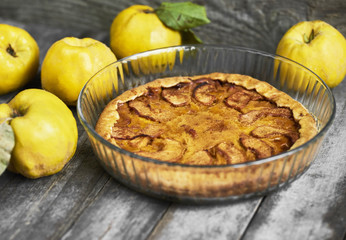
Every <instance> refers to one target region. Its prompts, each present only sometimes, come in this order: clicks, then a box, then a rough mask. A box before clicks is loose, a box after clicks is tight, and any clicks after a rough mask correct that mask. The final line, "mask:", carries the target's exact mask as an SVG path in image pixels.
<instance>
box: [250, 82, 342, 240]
mask: <svg viewBox="0 0 346 240" xmlns="http://www.w3.org/2000/svg"><path fill="white" fill-rule="evenodd" d="M333 92H334V94H335V99H336V105H337V114H336V118H335V121H334V124H333V125H332V127H331V129H330V131H329V134H328V135H327V136H326V139H325V142H324V143H323V144H322V146H321V152H320V154H319V155H318V157H317V158H316V161H315V162H314V163H313V164H312V165H311V167H310V168H309V170H308V171H307V172H306V173H305V174H304V175H303V176H301V178H299V179H298V180H297V181H295V182H293V183H292V184H291V186H290V187H288V188H286V189H284V190H282V191H279V192H277V193H274V194H272V195H270V196H268V197H267V198H266V199H265V201H264V203H263V204H262V206H261V208H260V209H259V212H258V213H257V214H256V216H255V218H254V220H253V222H252V224H251V226H250V227H249V229H248V231H247V232H246V235H245V238H244V239H343V237H344V236H345V233H346V188H345V185H346V161H345V158H346V145H345V140H346V119H345V116H346V101H345V92H346V81H345V82H343V83H342V84H341V85H339V86H338V87H337V88H335V89H334V91H333Z"/></svg>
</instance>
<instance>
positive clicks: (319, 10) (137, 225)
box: [0, 0, 346, 240]
mask: <svg viewBox="0 0 346 240" xmlns="http://www.w3.org/2000/svg"><path fill="white" fill-rule="evenodd" d="M159 2H160V1H145V0H142V1H140V0H137V1H131V2H129V1H126V0H113V1H110V0H109V1H107V0H103V1H101V0H85V1H79V0H73V1H68V0H60V1H48V0H46V1H42V0H41V1H39V0H32V1H24V0H22V1H19V0H0V22H2V23H9V24H13V25H16V26H20V27H23V28H25V29H26V30H28V31H29V32H30V33H31V34H32V35H33V36H34V37H35V39H36V40H37V42H38V45H39V47H40V50H41V53H40V56H41V62H42V60H43V58H44V56H45V53H46V51H47V49H48V48H49V46H50V45H51V44H52V43H53V42H55V41H57V40H59V39H61V38H63V37H65V36H75V37H92V38H95V39H98V40H100V41H103V42H104V43H106V44H108V42H109V33H108V30H109V26H110V23H111V21H112V19H113V18H114V16H115V15H116V14H117V13H118V12H119V11H120V10H122V9H124V8H125V7H128V6H130V5H132V4H135V3H138V4H150V5H151V6H154V7H155V6H157V5H158V4H159ZM195 2H197V3H200V4H204V5H206V7H207V13H208V16H209V18H210V19H211V21H212V23H211V24H209V25H207V26H203V27H200V28H198V29H196V32H197V34H198V35H199V36H200V37H201V38H202V39H203V40H204V42H205V43H211V44H223V45H238V46H246V47H251V48H256V49H260V50H265V51H268V52H272V53H273V52H275V48H276V44H277V43H278V41H279V40H280V38H281V36H282V34H283V33H284V32H285V31H286V30H287V29H288V28H289V27H290V26H291V25H293V24H294V23H296V22H298V21H302V20H313V19H321V20H325V21H327V22H329V23H330V24H332V25H334V26H335V27H336V28H337V29H339V30H340V32H342V33H343V34H344V36H346V15H345V13H346V2H345V1H344V0H332V1H324V0H316V1H313V0H311V1H310V0H305V1H298V0H293V1H286V0H285V1H283V0H279V1H274V0H253V1H236V0H222V1H195ZM0 84H1V80H0ZM26 87H38V88H39V87H40V78H39V73H38V75H37V77H36V79H34V80H33V81H32V82H31V83H30V84H28V86H26ZM345 92H346V80H345V81H344V82H343V83H342V84H340V85H339V86H338V87H336V88H335V89H333V93H334V95H335V99H336V105H337V113H336V118H335V121H334V124H333V125H332V127H331V128H330V130H329V132H328V134H327V136H326V138H325V141H324V143H323V144H322V148H321V151H320V154H319V155H318V157H317V158H316V160H315V162H314V163H313V164H312V166H311V167H310V168H309V170H308V171H307V172H306V173H305V174H304V175H303V176H301V177H300V178H299V179H297V180H296V181H295V182H293V183H292V184H290V185H289V186H287V187H285V188H282V189H280V190H278V191H276V192H273V193H271V194H269V195H267V196H263V197H258V198H253V199H249V200H246V201H239V202H230V203H225V204H211V205H191V204H190V205H187V204H182V203H174V202H167V201H163V200H160V199H154V198H151V197H147V196H145V195H143V194H140V193H137V192H134V191H132V190H130V189H128V188H127V187H126V186H124V185H122V184H120V183H118V182H117V181H116V180H114V179H113V178H111V177H110V176H109V175H108V174H107V173H106V172H105V171H104V170H103V169H102V168H101V166H100V165H99V164H98V162H97V160H96V159H95V156H94V154H93V152H92V150H91V146H90V143H89V141H88V139H87V136H86V133H85V132H84V130H83V129H82V127H81V125H80V124H79V141H78V148H77V151H76V154H75V156H74V157H73V159H72V160H71V161H70V162H69V163H68V164H67V166H66V167H65V168H64V169H63V170H62V171H61V172H60V173H58V174H55V175H53V176H50V177H45V178H41V179H37V180H30V179H26V178H24V177H21V176H20V175H16V174H13V173H11V172H5V173H4V174H3V175H2V176H0V239H165V240H166V239H345V234H346V187H345V186H346V144H345V141H346V122H345V121H346V118H345V116H346V94H345ZM14 95H15V93H11V94H8V95H5V96H1V97H0V102H1V103H2V102H7V101H9V100H10V99H11V98H12V97H13V96H14ZM71 110H72V111H73V112H74V114H75V116H76V110H75V108H73V107H71ZM76 118H77V116H76Z"/></svg>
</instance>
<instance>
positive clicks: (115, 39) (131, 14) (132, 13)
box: [110, 5, 182, 58]
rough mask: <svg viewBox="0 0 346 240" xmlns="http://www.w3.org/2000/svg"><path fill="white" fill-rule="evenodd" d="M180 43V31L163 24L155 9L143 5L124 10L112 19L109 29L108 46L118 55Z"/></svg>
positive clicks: (127, 54)
mask: <svg viewBox="0 0 346 240" xmlns="http://www.w3.org/2000/svg"><path fill="white" fill-rule="evenodd" d="M181 42H182V36H181V33H180V32H179V31H177V30H173V29H171V28H169V27H167V26H165V25H164V24H163V23H162V21H161V20H160V19H159V17H158V16H157V14H156V13H155V11H154V9H153V8H152V7H150V6H146V5H133V6H130V7H128V8H126V9H124V10H123V11H121V12H120V13H119V14H118V15H117V16H116V17H115V18H114V20H113V22H112V25H111V29H110V47H111V49H112V51H113V52H114V53H115V55H116V56H117V58H124V57H127V56H130V55H133V54H135V53H139V52H144V51H148V50H153V49H157V48H163V47H169V46H174V45H181Z"/></svg>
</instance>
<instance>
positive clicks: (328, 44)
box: [276, 20, 346, 88]
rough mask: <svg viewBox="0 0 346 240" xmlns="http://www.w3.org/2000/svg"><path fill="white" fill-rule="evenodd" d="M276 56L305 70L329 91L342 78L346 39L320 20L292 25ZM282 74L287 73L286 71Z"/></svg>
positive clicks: (344, 66) (281, 41) (345, 73)
mask: <svg viewBox="0 0 346 240" xmlns="http://www.w3.org/2000/svg"><path fill="white" fill-rule="evenodd" d="M276 54H278V55H281V56H284V57H287V58H289V59H291V60H294V61H296V62H298V63H300V64H302V65H304V66H305V67H307V68H309V69H310V70H311V71H313V72H314V73H316V74H317V75H318V76H319V77H320V78H321V79H322V80H323V81H324V82H325V83H326V84H327V85H328V86H329V87H331V88H333V87H336V86H337V85H338V84H340V82H341V81H342V80H343V79H344V77H345V75H346V39H345V37H344V36H343V35H342V34H341V33H340V32H339V31H338V30H337V29H335V28H334V27H333V26H331V25H330V24H328V23H326V22H323V21H320V20H316V21H304V22H299V23H297V24H296V25H294V26H292V27H291V28H290V29H289V30H288V31H287V32H286V33H285V34H284V36H283V37H282V39H281V40H280V42H279V44H278V46H277V49H276ZM283 67H285V66H283ZM286 73H287V74H289V70H287V71H286ZM291 75H294V73H292V74H291Z"/></svg>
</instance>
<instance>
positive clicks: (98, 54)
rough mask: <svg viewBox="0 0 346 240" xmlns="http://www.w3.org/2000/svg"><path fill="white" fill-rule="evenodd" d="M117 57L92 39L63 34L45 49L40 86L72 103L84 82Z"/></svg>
mask: <svg viewBox="0 0 346 240" xmlns="http://www.w3.org/2000/svg"><path fill="white" fill-rule="evenodd" d="M116 60H117V59H116V57H115V55H114V53H113V52H112V50H111V49H110V48H109V47H107V46H106V45H105V44H103V43H102V42H100V41H98V40H95V39H92V38H83V39H79V38H75V37H65V38H63V39H61V40H58V41H57V42H55V43H54V44H53V45H52V46H51V47H50V48H49V49H48V51H47V54H46V56H45V58H44V60H43V63H42V69H41V83H42V88H43V89H45V90H47V91H49V92H51V93H53V94H55V95H56V96H58V97H59V98H60V99H61V100H62V101H64V102H65V103H66V104H67V105H71V106H75V105H76V103H77V99H78V96H79V93H80V91H81V90H82V88H83V86H84V85H85V83H86V82H87V81H88V80H89V79H90V78H91V77H92V76H93V75H94V74H95V73H96V72H98V71H99V70H101V69H102V68H104V67H105V66H107V65H109V64H110V63H113V62H115V61H116Z"/></svg>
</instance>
